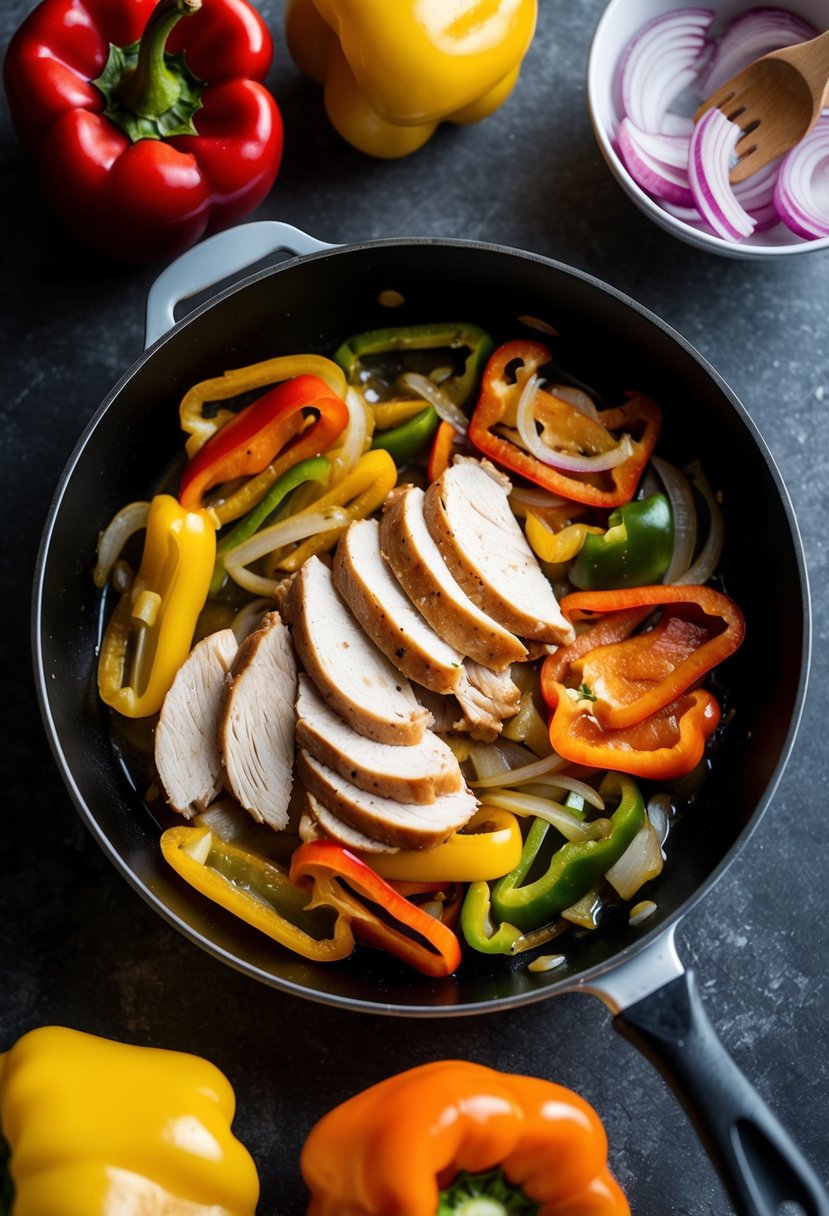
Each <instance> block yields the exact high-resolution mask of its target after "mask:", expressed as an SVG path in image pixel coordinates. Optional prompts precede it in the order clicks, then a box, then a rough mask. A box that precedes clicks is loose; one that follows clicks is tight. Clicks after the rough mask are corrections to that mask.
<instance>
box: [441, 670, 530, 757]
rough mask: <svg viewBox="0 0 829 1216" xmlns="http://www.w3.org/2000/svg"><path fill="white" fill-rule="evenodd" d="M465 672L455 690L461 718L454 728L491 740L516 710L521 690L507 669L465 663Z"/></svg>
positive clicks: (477, 737) (488, 741)
mask: <svg viewBox="0 0 829 1216" xmlns="http://www.w3.org/2000/svg"><path fill="white" fill-rule="evenodd" d="M464 675H465V677H466V678H465V680H464V683H463V686H462V687H461V688H459V689H458V691H457V692H456V693H455V696H456V697H457V699H458V704H459V705H460V707H461V710H462V711H463V717H462V718H461V719H460V720H459V721H457V722H455V724H454V726H453V730H456V731H461V732H465V733H467V734H470V735H472V737H473V738H474V739H480V740H482V741H483V742H485V743H491V742H492V740H493V739H495V738H497V736H498V735H499V734H500V733H501V730H502V728H503V725H504V722H506V721H507V720H508V719H509V718H513V717H515V715H516V714H517V713H518V702H519V701H520V700H521V689H520V688H519V687H518V685H517V684H515V683H513V680H512V677H511V676H510V673H509V672H508V671H502V672H496V671H491V670H490V669H489V668H488V667H482V666H481V665H480V663H473V662H471V661H470V662H467V664H466V665H465V667H464Z"/></svg>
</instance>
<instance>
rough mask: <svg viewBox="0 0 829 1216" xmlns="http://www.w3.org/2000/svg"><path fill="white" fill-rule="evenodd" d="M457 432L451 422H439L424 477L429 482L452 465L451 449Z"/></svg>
mask: <svg viewBox="0 0 829 1216" xmlns="http://www.w3.org/2000/svg"><path fill="white" fill-rule="evenodd" d="M457 435H458V432H457V431H456V430H455V428H454V427H453V426H452V423H451V422H444V421H441V424H440V426H439V427H438V429H437V430H436V431H435V438H434V440H433V442H432V448H431V451H430V452H429V463H428V464H427V466H426V476H427V477H428V479H429V482H430V483H431V482H433V481H437V479H438V478H439V477H440V476H441V475H442V474H443V473H445V472H446V470H447V469H448V468H449V466H450V464H451V463H452V455H453V448H454V446H455V440H456V438H457Z"/></svg>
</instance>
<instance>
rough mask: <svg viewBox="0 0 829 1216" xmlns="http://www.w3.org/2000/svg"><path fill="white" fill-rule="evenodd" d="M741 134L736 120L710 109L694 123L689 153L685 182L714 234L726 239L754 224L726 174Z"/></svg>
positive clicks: (736, 237) (746, 231)
mask: <svg viewBox="0 0 829 1216" xmlns="http://www.w3.org/2000/svg"><path fill="white" fill-rule="evenodd" d="M741 135H742V131H741V130H740V128H739V127H738V126H737V124H736V123H735V122H732V121H731V119H730V118H726V116H725V114H723V113H722V112H721V111H720V110H709V111H708V112H707V113H706V114H704V115H703V117H702V118H701V119H700V121H699V122H698V123H697V124H696V126H695V127H694V134H693V135H692V136H691V147H690V150H689V155H688V183H689V185H690V187H691V193H692V195H693V196H694V202H695V203H696V205H697V207H698V208H699V212H700V214H701V215H702V217H703V219H705V220H707V221H708V223H709V224H710V225H711V227H712V228H713V229H714V231H715V232H716V234H717V236H721V237H723V238H724V239H725V240H727V241H739V240H742V239H743V237H746V236H751V234H752V232H753V231H754V228H755V226H756V225H755V221H754V220H753V219H752V217H751V216H750V215H749V214H748V212H747V211H746V210H745V209H744V208H743V207H741V206H740V203H739V202H738V200H737V198H736V197H735V195H734V188H733V187H732V185H731V182H730V181H729V177H728V175H729V173H730V171H731V162H732V160H733V158H734V147H735V145H736V143H737V140H738V139H739V138H740V136H741Z"/></svg>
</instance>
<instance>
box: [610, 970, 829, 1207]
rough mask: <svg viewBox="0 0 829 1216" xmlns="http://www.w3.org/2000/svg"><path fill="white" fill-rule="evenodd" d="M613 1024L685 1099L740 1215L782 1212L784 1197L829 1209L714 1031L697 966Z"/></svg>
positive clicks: (809, 1171)
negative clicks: (700, 991) (697, 979)
mask: <svg viewBox="0 0 829 1216" xmlns="http://www.w3.org/2000/svg"><path fill="white" fill-rule="evenodd" d="M613 1026H614V1029H615V1030H617V1031H618V1033H619V1034H620V1035H622V1036H623V1038H625V1039H627V1040H628V1041H629V1042H631V1043H632V1044H633V1045H634V1047H636V1048H638V1050H639V1051H641V1052H642V1054H643V1055H644V1056H646V1057H647V1058H648V1059H649V1060H650V1061H651V1063H652V1064H654V1065H655V1066H656V1068H657V1069H658V1071H659V1072H660V1073H661V1074H662V1076H663V1077H664V1078H665V1080H666V1081H667V1082H668V1084H669V1085H670V1086H671V1088H672V1089H673V1091H674V1093H675V1094H676V1096H677V1097H678V1099H679V1100H680V1102H681V1103H682V1105H683V1106H684V1107H685V1110H686V1112H687V1114H688V1116H689V1118H690V1119H691V1121H692V1123H693V1124H694V1127H695V1128H696V1131H697V1134H698V1135H699V1138H700V1140H701V1141H702V1143H703V1145H704V1147H705V1149H706V1151H707V1153H708V1155H709V1157H710V1158H711V1160H712V1162H713V1164H714V1166H715V1167H716V1169H717V1170H718V1172H719V1174H720V1176H721V1178H722V1180H723V1182H724V1184H725V1187H726V1190H727V1191H728V1193H729V1195H730V1197H731V1200H732V1202H733V1204H734V1210H735V1212H736V1213H737V1214H738V1216H781V1205H783V1204H784V1203H787V1202H788V1204H789V1205H791V1204H798V1205H799V1209H797V1210H798V1212H799V1211H801V1210H802V1212H803V1213H804V1214H805V1216H829V1195H827V1192H826V1190H825V1189H824V1188H823V1186H822V1185H821V1183H820V1180H819V1179H818V1177H817V1175H816V1173H815V1172H814V1170H813V1169H812V1167H811V1166H810V1165H809V1163H808V1162H807V1161H806V1159H805V1158H804V1156H803V1154H802V1153H801V1152H800V1150H799V1149H798V1148H797V1146H796V1145H795V1143H794V1142H793V1140H792V1139H791V1137H790V1136H789V1134H788V1132H786V1131H785V1130H784V1128H783V1127H782V1126H781V1124H780V1123H779V1121H778V1120H777V1119H776V1118H775V1116H774V1115H773V1114H772V1112H771V1111H770V1110H769V1108H768V1106H766V1104H765V1102H764V1101H763V1100H762V1098H761V1097H760V1095H759V1094H758V1093H757V1091H756V1090H755V1089H754V1088H753V1086H752V1085H750V1084H749V1082H748V1081H747V1080H746V1078H745V1077H744V1076H743V1074H742V1073H741V1072H740V1070H739V1068H738V1067H737V1065H736V1064H735V1063H734V1061H733V1060H732V1059H731V1057H730V1056H729V1055H728V1053H727V1051H726V1050H725V1048H724V1047H723V1045H722V1043H721V1042H720V1040H719V1038H718V1037H717V1033H716V1031H715V1030H714V1027H713V1026H712V1024H711V1022H710V1020H709V1018H708V1015H707V1014H706V1012H705V1008H704V1006H703V1003H702V1000H701V998H700V995H699V992H698V990H697V986H696V982H695V980H694V974H693V971H686V972H684V973H683V974H682V975H680V976H677V977H676V978H675V979H672V980H670V981H669V982H668V983H667V984H664V985H663V986H662V987H661V988H657V989H656V991H655V992H652V993H651V994H650V995H648V996H646V997H644V998H643V999H642V1000H639V1001H637V1002H636V1003H635V1004H633V1005H628V1006H627V1007H626V1008H625V1009H622V1010H621V1011H620V1012H619V1013H617V1014H616V1016H615V1017H614V1019H613ZM794 1210H795V1209H792V1208H791V1206H788V1207H786V1208H785V1212H786V1214H787V1216H790V1214H791V1216H794Z"/></svg>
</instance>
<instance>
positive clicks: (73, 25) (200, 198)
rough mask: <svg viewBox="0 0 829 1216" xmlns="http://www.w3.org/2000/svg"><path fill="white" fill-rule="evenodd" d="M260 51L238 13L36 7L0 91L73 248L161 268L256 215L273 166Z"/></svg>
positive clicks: (264, 39)
mask: <svg viewBox="0 0 829 1216" xmlns="http://www.w3.org/2000/svg"><path fill="white" fill-rule="evenodd" d="M182 17H186V20H182V21H180V23H179V19H180V18H182ZM272 49H273V48H272V43H271V38H270V34H269V32H268V30H267V28H266V26H265V25H264V23H263V21H262V19H261V17H260V16H259V15H258V14H257V12H256V11H255V10H254V9H253V8H251V6H250V5H249V4H248V3H247V0H209V2H208V3H206V4H205V5H204V7H202V0H160V2H159V3H158V4H156V0H43V3H41V4H40V5H38V7H37V8H36V9H34V11H33V12H32V13H30V15H29V16H28V17H27V18H26V20H25V21H24V22H23V24H22V25H21V26H20V28H19V29H18V31H17V33H16V34H15V36H14V37H13V39H12V41H11V43H10V44H9V49H8V52H7V54H6V60H5V64H4V83H5V88H6V94H7V97H8V101H9V109H10V111H11V115H12V119H13V121H14V124H15V126H16V128H17V131H18V133H19V135H20V138H21V140H22V141H23V143H24V144H25V145H26V146H27V147H28V149H29V150H30V152H31V153H32V155H33V156H34V158H35V159H36V161H37V164H38V167H39V170H40V176H41V180H42V183H43V187H44V190H45V193H46V195H47V198H48V199H49V201H50V203H51V205H52V206H53V208H54V210H55V212H56V213H57V215H58V216H59V218H60V219H61V220H62V221H63V223H64V224H65V225H66V227H67V228H68V229H69V231H70V232H71V233H72V235H73V236H75V237H76V238H77V239H78V240H79V241H81V242H82V243H83V244H85V245H87V246H88V247H90V248H92V249H93V250H95V251H96V252H99V253H103V254H105V255H107V256H109V257H114V258H117V259H120V260H122V261H130V262H148V261H153V260H155V259H159V258H164V259H168V258H170V257H173V256H175V255H176V254H178V253H180V252H181V251H182V250H183V249H186V248H187V247H188V246H189V245H192V244H194V243H195V242H196V241H197V240H199V239H200V238H201V237H202V236H204V235H205V234H206V233H209V232H213V231H216V230H218V229H220V228H224V227H227V226H228V225H229V224H234V223H236V222H237V220H239V219H241V217H242V216H243V215H246V214H247V212H249V211H251V210H252V209H253V208H254V207H256V206H258V204H259V203H261V202H262V200H263V199H264V198H265V196H266V195H267V193H268V191H269V190H270V188H271V186H272V185H273V182H274V179H275V177H276V174H277V171H278V169H279V164H280V160H281V156H282V119H281V117H280V113H279V110H278V108H277V105H276V102H275V101H274V99H273V97H272V96H271V95H270V93H269V92H268V90H267V89H266V88H265V87H264V85H263V84H262V83H261V81H263V80H264V78H265V76H266V74H267V72H268V69H269V67H270V62H271V56H272Z"/></svg>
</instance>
